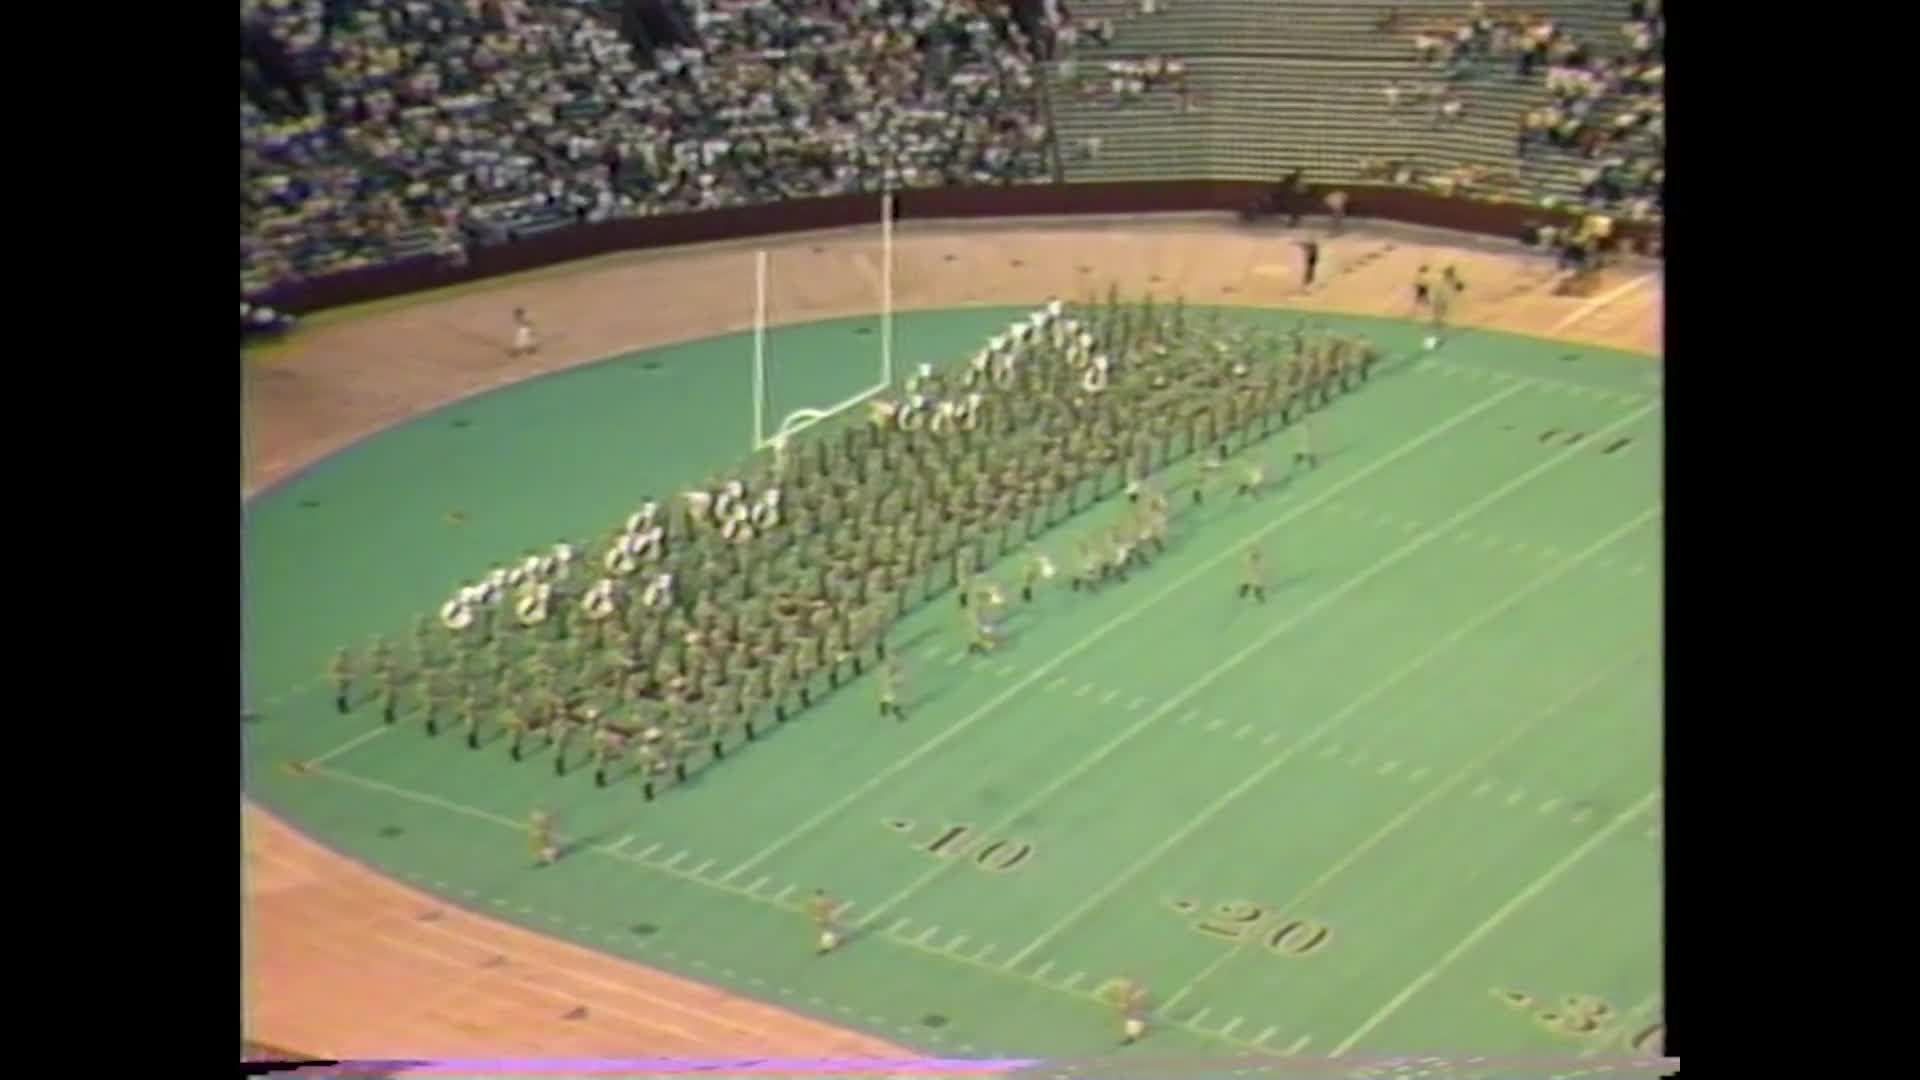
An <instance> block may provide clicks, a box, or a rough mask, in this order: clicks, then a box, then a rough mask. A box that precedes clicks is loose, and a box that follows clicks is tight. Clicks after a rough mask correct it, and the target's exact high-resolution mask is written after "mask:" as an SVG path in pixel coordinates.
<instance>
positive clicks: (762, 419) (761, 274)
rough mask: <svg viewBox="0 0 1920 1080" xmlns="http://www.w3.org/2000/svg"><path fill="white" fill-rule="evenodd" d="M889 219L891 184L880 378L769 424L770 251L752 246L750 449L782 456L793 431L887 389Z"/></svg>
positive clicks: (888, 214) (885, 213)
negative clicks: (828, 402) (826, 403)
mask: <svg viewBox="0 0 1920 1080" xmlns="http://www.w3.org/2000/svg"><path fill="white" fill-rule="evenodd" d="M893 221H894V196H893V192H892V190H891V189H889V190H887V191H885V192H883V193H882V194H881V196H880V372H879V376H880V377H879V380H878V381H877V382H875V383H874V384H873V385H871V386H868V387H866V388H865V389H863V390H860V391H858V392H856V393H855V394H853V395H852V396H851V397H848V398H847V399H846V400H844V401H841V402H839V403H837V404H834V405H829V406H826V407H824V408H803V409H796V410H794V411H793V412H791V413H789V414H787V415H786V416H784V417H781V418H780V420H779V422H778V423H777V424H774V425H772V426H771V427H769V425H768V413H767V408H768V405H769V400H768V388H767V294H768V289H769V286H770V284H771V281H772V273H773V266H772V261H773V260H772V256H771V253H770V252H768V251H767V250H766V249H765V248H761V249H760V250H758V251H755V252H754V260H753V263H754V266H753V283H754V289H753V295H754V303H753V447H752V450H753V452H754V453H756V454H758V453H761V452H763V451H772V453H773V455H774V459H775V461H776V462H784V459H785V457H786V452H787V448H788V446H789V445H791V443H792V441H793V439H794V437H795V436H797V435H799V434H800V433H801V432H804V431H806V430H807V429H809V428H812V427H815V426H817V425H819V424H822V423H825V422H826V421H829V420H832V419H833V418H835V417H838V416H841V415H843V414H845V413H846V412H848V411H849V410H852V409H856V408H859V407H860V406H861V405H862V404H864V403H865V402H867V401H870V400H872V399H873V398H875V397H878V396H879V395H881V394H884V393H886V392H887V390H888V388H890V387H891V386H892V385H893V381H894V372H893V262H894V259H893Z"/></svg>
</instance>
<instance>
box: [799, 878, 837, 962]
mask: <svg viewBox="0 0 1920 1080" xmlns="http://www.w3.org/2000/svg"><path fill="white" fill-rule="evenodd" d="M838 908H839V905H837V904H835V903H834V902H833V899H832V898H831V897H829V896H828V895H827V893H826V890H824V889H815V890H813V898H812V899H811V900H809V901H807V915H808V917H809V918H811V919H812V920H813V928H814V930H815V932H816V934H817V937H816V938H815V941H814V952H816V953H817V954H819V955H821V956H825V955H826V954H828V953H830V952H832V951H833V950H835V949H837V948H839V947H840V928H839V927H838V926H837V925H835V923H834V919H833V916H834V912H835V911H836V910H838Z"/></svg>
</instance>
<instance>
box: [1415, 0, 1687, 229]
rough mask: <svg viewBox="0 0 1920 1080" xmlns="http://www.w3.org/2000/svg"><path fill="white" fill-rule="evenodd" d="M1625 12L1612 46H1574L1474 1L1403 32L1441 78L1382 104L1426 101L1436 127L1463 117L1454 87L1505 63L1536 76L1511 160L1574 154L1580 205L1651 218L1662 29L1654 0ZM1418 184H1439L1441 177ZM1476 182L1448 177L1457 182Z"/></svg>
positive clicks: (1657, 161)
mask: <svg viewBox="0 0 1920 1080" xmlns="http://www.w3.org/2000/svg"><path fill="white" fill-rule="evenodd" d="M1626 14H1627V16H1628V18H1627V20H1626V21H1625V22H1624V23H1623V24H1622V25H1621V27H1620V32H1621V41H1620V42H1619V43H1618V44H1617V45H1613V46H1609V45H1607V44H1605V43H1596V42H1584V41H1581V40H1579V38H1578V37H1577V36H1576V35H1575V34H1573V33H1572V32H1571V31H1569V30H1568V29H1567V28H1565V27H1563V26H1561V25H1558V24H1556V22H1555V21H1554V20H1552V19H1550V18H1545V17H1540V16H1533V15H1527V14H1524V13H1519V12H1503V13H1498V14H1490V13H1489V12H1488V10H1487V7H1486V5H1485V4H1484V3H1483V2H1481V0H1474V2H1473V3H1472V4H1471V5H1470V7H1469V10H1468V13H1467V17H1466V18H1465V19H1463V20H1460V21H1459V22H1457V23H1451V24H1448V25H1443V26H1435V27H1426V28H1423V29H1421V30H1419V31H1417V32H1415V33H1413V34H1412V38H1411V40H1412V45H1413V50H1414V54H1415V57H1416V59H1417V60H1419V62H1420V63H1422V64H1423V65H1427V66H1429V67H1430V68H1435V69H1438V71H1439V72H1440V74H1441V75H1442V76H1443V81H1442V82H1440V83H1438V84H1436V85H1433V86H1428V87H1420V86H1418V85H1413V84H1400V83H1394V84H1390V85H1388V86H1387V87H1386V89H1385V94H1386V97H1387V102H1388V107H1389V109H1395V108H1398V107H1399V106H1400V105H1401V103H1402V102H1410V103H1413V104H1416V105H1418V104H1422V103H1430V104H1431V107H1432V110H1433V123H1434V125H1435V126H1441V125H1443V124H1445V123H1446V122H1448V121H1449V120H1455V119H1458V118H1459V117H1460V116H1461V115H1462V112H1463V110H1464V102H1463V100H1462V98H1461V96H1460V95H1459V93H1458V92H1457V91H1455V90H1453V89H1452V88H1451V87H1452V86H1453V84H1454V83H1455V82H1457V81H1460V80H1465V79H1469V78H1472V77H1475V76H1477V75H1481V74H1488V73H1492V72H1495V71H1497V70H1499V68H1500V67H1501V66H1502V65H1505V64H1508V63H1511V64H1512V71H1513V73H1514V75H1515V76H1516V77H1517V78H1519V79H1521V80H1524V81H1531V80H1534V79H1540V80H1541V83H1542V85H1543V86H1544V88H1545V89H1546V91H1547V101H1546V102H1545V103H1544V104H1541V105H1539V106H1537V107H1534V108H1529V109H1526V110H1524V111H1523V112H1522V114H1521V115H1520V116H1519V117H1518V124H1517V127H1518V131H1517V135H1516V145H1515V156H1516V157H1517V158H1518V159H1519V160H1520V161H1521V162H1523V163H1524V162H1525V161H1526V160H1527V159H1528V158H1529V156H1530V155H1537V154H1538V152H1539V151H1540V150H1541V149H1542V148H1553V149H1557V150H1560V151H1565V152H1569V153H1576V154H1578V155H1580V157H1581V158H1582V159H1583V164H1582V167H1581V171H1580V174H1579V175H1580V183H1581V191H1580V198H1581V200H1582V201H1583V202H1584V203H1586V204H1587V205H1588V206H1589V207H1590V208H1593V209H1608V210H1619V211H1623V212H1625V213H1626V214H1627V216H1629V217H1630V218H1635V219H1647V218H1652V217H1655V216H1657V215H1659V214H1660V213H1662V212H1663V210H1664V194H1663V192H1664V187H1665V180H1666V167H1665V150H1666V119H1665V116H1666V102H1665V98H1664V95H1663V86H1664V82H1665V77H1666V65H1665V60H1664V54H1665V43H1666V22H1665V18H1664V16H1663V14H1662V11H1661V7H1660V3H1659V0H1632V2H1631V3H1630V4H1629V5H1628V10H1627V12H1626ZM1397 22H1398V20H1397V19H1393V20H1388V25H1389V26H1394V25H1397ZM1426 179H1428V180H1431V181H1432V182H1434V183H1435V184H1439V183H1442V182H1443V181H1445V180H1446V179H1447V177H1446V176H1444V175H1436V176H1433V177H1428V178H1426ZM1476 180H1477V178H1469V177H1465V176H1460V177H1455V178H1454V182H1455V183H1457V184H1461V185H1466V184H1471V183H1473V182H1476Z"/></svg>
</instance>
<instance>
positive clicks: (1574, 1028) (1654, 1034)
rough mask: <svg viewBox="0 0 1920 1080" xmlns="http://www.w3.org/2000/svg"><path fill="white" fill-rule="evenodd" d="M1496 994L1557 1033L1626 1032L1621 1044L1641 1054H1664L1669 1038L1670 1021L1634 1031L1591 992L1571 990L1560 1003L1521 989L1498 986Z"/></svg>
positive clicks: (1591, 1035) (1594, 1035)
mask: <svg viewBox="0 0 1920 1080" xmlns="http://www.w3.org/2000/svg"><path fill="white" fill-rule="evenodd" d="M1493 996H1494V997H1495V998H1496V999H1497V1000H1499V1001H1500V1002H1501V1003H1502V1004H1504V1005H1506V1006H1507V1007H1508V1008H1510V1009H1514V1010H1516V1011H1519V1012H1525V1013H1530V1014H1532V1016H1533V1022H1534V1023H1536V1024H1539V1025H1540V1026H1541V1027H1543V1028H1545V1029H1546V1030H1548V1031H1550V1032H1553V1033H1554V1034H1555V1035H1571V1036H1573V1037H1575V1038H1579V1039H1591V1038H1603V1037H1605V1036H1606V1035H1608V1034H1611V1033H1613V1032H1616V1031H1622V1032H1624V1035H1623V1038H1622V1039H1621V1045H1623V1046H1625V1047H1626V1048H1627V1049H1628V1050H1631V1051H1633V1052H1634V1053H1637V1054H1655V1055H1657V1054H1661V1053H1663V1052H1664V1050H1663V1046H1664V1044H1665V1042H1666V1035H1667V1025H1666V1024H1665V1023H1661V1022H1656V1023H1651V1024H1645V1025H1643V1026H1641V1027H1638V1028H1635V1029H1633V1030H1631V1031H1627V1030H1625V1029H1622V1028H1619V1027H1617V1025H1618V1024H1619V1022H1620V1019H1621V1017H1620V1015H1619V1013H1617V1012H1616V1011H1615V1010H1614V1008H1613V1006H1611V1005H1609V1004H1607V1003H1606V1002H1605V1001H1603V1000H1601V999H1600V998H1597V997H1594V996H1592V995H1591V994H1569V995H1567V996H1566V997H1564V998H1562V999H1561V1000H1560V1001H1559V1002H1558V1003H1555V1002H1552V1001H1544V1002H1543V1001H1539V1000H1536V999H1535V998H1534V996H1533V995H1532V994H1528V993H1524V992H1522V991H1519V990H1495V991H1493Z"/></svg>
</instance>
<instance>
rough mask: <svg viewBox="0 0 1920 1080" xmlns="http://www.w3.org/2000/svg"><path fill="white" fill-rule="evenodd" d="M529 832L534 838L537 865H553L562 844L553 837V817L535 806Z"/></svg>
mask: <svg viewBox="0 0 1920 1080" xmlns="http://www.w3.org/2000/svg"><path fill="white" fill-rule="evenodd" d="M527 824H528V833H529V834H530V836H531V838H532V840H533V858H534V861H535V863H536V864H537V865H540V866H552V865H553V862H554V860H555V859H558V858H559V857H560V845H559V844H557V843H555V842H554V839H553V818H552V817H550V816H549V815H548V814H547V812H546V811H545V810H542V809H540V808H539V807H537V806H536V807H534V808H533V815H532V817H531V818H530V819H529V821H528V823H527Z"/></svg>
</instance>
